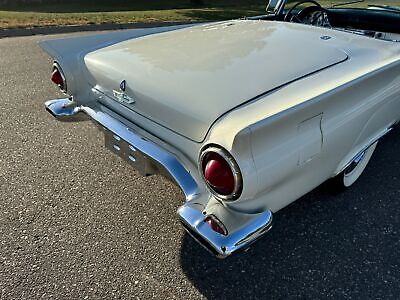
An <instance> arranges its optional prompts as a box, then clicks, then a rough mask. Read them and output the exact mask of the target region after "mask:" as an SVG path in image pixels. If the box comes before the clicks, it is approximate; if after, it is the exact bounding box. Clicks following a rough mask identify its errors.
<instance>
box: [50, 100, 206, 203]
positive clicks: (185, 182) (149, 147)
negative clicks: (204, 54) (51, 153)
mask: <svg viewBox="0 0 400 300" xmlns="http://www.w3.org/2000/svg"><path fill="white" fill-rule="evenodd" d="M45 107H46V110H47V111H48V112H49V113H50V114H51V115H53V116H54V117H55V118H56V119H58V120H59V121H64V122H74V121H81V120H84V119H92V120H93V121H94V122H96V123H97V124H98V125H100V126H101V128H103V129H104V133H105V142H106V147H107V148H109V149H110V150H112V151H113V152H114V153H116V154H118V155H119V156H121V157H122V158H124V159H125V160H127V161H129V162H130V163H131V164H132V165H133V166H134V168H135V169H136V170H138V171H139V172H140V173H141V174H143V175H152V174H161V175H164V176H166V177H168V178H171V179H172V180H173V181H174V182H175V183H176V184H177V185H178V186H179V187H180V188H181V189H182V191H183V193H184V194H185V197H186V199H187V200H191V199H193V198H194V197H195V196H196V195H197V194H198V186H197V183H196V182H195V180H194V179H193V177H192V176H191V175H190V173H189V172H188V171H187V170H186V169H185V168H184V167H183V165H182V164H181V163H180V162H179V161H178V159H177V158H176V157H175V156H174V155H173V154H171V153H169V152H168V151H166V150H164V149H162V148H161V147H160V146H158V145H156V144H155V143H153V142H151V141H149V140H147V139H146V138H144V137H143V136H140V135H139V134H137V133H136V132H134V131H132V130H131V129H130V128H128V127H127V126H126V125H124V124H123V123H121V122H120V121H118V120H116V119H115V118H113V117H112V116H110V115H108V114H106V113H104V112H101V111H95V110H93V109H92V108H90V107H87V106H74V105H73V104H72V102H71V101H70V100H69V99H56V100H51V101H47V102H46V103H45Z"/></svg>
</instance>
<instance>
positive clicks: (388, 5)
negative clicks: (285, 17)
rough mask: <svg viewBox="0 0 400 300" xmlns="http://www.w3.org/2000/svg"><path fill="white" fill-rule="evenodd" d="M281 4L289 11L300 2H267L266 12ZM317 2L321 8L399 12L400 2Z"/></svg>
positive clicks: (390, 0) (277, 0)
mask: <svg viewBox="0 0 400 300" xmlns="http://www.w3.org/2000/svg"><path fill="white" fill-rule="evenodd" d="M283 2H286V4H285V6H284V9H290V8H291V7H293V6H294V5H295V4H296V3H298V2H300V1H298V0H287V1H284V0H272V1H269V5H268V7H267V11H268V12H270V13H272V12H274V11H275V10H276V9H278V8H279V7H280V6H282V4H283ZM317 2H318V3H319V4H321V6H322V7H325V8H332V7H343V8H344V7H346V8H369V9H380V10H382V9H385V10H391V11H399V12H400V0H378V1H356V0H354V1H352V0H320V1H318V0H317ZM305 5H310V3H305Z"/></svg>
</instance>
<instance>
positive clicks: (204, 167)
mask: <svg viewBox="0 0 400 300" xmlns="http://www.w3.org/2000/svg"><path fill="white" fill-rule="evenodd" d="M200 168H201V173H202V175H203V178H204V180H205V182H206V184H207V186H208V187H209V189H210V190H211V192H212V193H213V194H215V195H216V196H218V197H219V198H222V199H224V200H234V199H237V198H238V197H239V196H240V193H241V189H242V178H241V174H240V170H239V167H238V165H237V164H236V162H235V160H234V159H233V157H232V156H231V155H230V154H229V153H228V152H227V151H226V150H223V149H221V148H216V147H212V148H208V149H206V150H205V151H204V152H203V153H202V155H201V156H200Z"/></svg>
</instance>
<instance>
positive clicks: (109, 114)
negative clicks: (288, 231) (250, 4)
mask: <svg viewBox="0 0 400 300" xmlns="http://www.w3.org/2000/svg"><path fill="white" fill-rule="evenodd" d="M337 2H338V3H337V5H336V6H335V7H329V8H327V7H324V6H322V5H320V4H319V3H318V2H316V1H299V2H294V3H293V2H291V3H290V4H288V3H286V1H282V0H278V1H270V2H269V4H268V8H267V13H266V14H265V15H262V16H258V17H252V18H247V19H240V20H232V21H224V22H215V23H208V24H197V25H194V24H187V25H180V26H169V27H161V28H151V29H135V30H126V31H118V32H112V33H105V34H96V35H92V36H84V37H75V38H64V39H57V40H50V41H44V42H42V43H41V47H42V48H43V49H44V50H45V51H47V52H48V53H49V54H50V55H51V56H52V57H53V58H54V65H53V69H52V74H51V80H52V81H53V82H54V83H55V84H56V85H57V86H58V87H59V88H60V89H61V91H63V92H64V93H65V95H66V96H65V98H63V99H56V100H51V101H47V102H46V103H45V106H46V109H47V111H48V112H49V113H50V114H51V115H53V116H54V117H55V118H56V119H57V120H59V121H68V122H69V121H82V120H92V121H94V122H95V123H96V124H97V125H99V128H100V129H101V130H103V131H104V135H105V145H106V147H107V148H109V149H110V150H111V151H112V152H114V153H115V154H117V155H119V156H120V157H122V158H123V159H125V160H126V162H127V164H130V165H131V166H133V167H134V168H135V169H136V170H137V171H139V172H140V173H141V174H143V175H145V176H148V175H153V174H161V175H164V176H166V177H167V178H169V179H171V180H172V181H173V182H174V183H176V184H177V185H178V186H179V187H180V189H181V190H182V192H183V194H184V196H185V197H186V202H185V203H184V204H183V205H182V206H181V207H180V208H179V209H178V217H179V219H180V221H181V223H182V225H183V227H184V228H185V229H186V230H187V231H188V232H189V233H190V235H192V236H193V237H194V238H195V239H196V240H197V241H198V242H199V243H200V244H201V245H202V246H204V247H205V248H206V249H208V250H210V251H211V252H212V253H213V254H215V255H216V256H218V257H221V258H224V257H227V256H229V255H230V254H232V253H234V252H235V251H237V250H239V249H245V248H247V247H248V246H249V245H250V244H251V243H252V242H254V241H255V240H256V239H258V238H259V237H261V236H263V235H264V234H265V233H266V232H268V231H269V230H270V228H271V225H272V215H273V214H274V213H275V212H277V211H278V210H280V209H281V208H283V207H285V206H287V205H288V204H290V203H291V202H293V201H295V200H296V199H298V198H299V197H301V196H302V195H304V194H306V193H308V192H309V191H311V190H312V189H314V188H315V187H317V186H318V185H320V184H321V183H323V182H325V181H327V180H330V181H331V182H333V183H334V185H332V186H335V188H337V189H343V188H346V187H349V186H351V185H352V184H353V183H355V181H356V180H357V179H358V178H359V177H360V175H361V173H362V172H363V170H364V169H365V167H366V166H367V164H368V162H369V160H370V158H371V156H372V154H373V152H374V150H375V148H376V146H377V143H378V141H379V139H380V138H382V137H383V136H384V135H385V134H386V133H388V132H389V131H390V130H391V129H393V127H394V126H395V125H396V124H397V123H399V120H400V43H399V41H400V8H398V7H396V6H387V5H384V4H382V5H380V4H378V2H379V1H374V2H373V3H371V5H370V6H368V7H367V5H366V4H367V3H364V4H365V8H353V7H352V6H351V5H349V4H348V3H347V4H345V3H343V1H337ZM356 2H360V1H356ZM339 4H342V5H339Z"/></svg>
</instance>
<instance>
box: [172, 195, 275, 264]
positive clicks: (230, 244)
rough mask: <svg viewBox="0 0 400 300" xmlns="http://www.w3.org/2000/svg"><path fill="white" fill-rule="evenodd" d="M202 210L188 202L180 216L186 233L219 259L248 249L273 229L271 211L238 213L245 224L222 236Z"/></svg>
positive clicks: (180, 209) (181, 210)
mask: <svg viewBox="0 0 400 300" xmlns="http://www.w3.org/2000/svg"><path fill="white" fill-rule="evenodd" d="M201 208H202V206H200V205H196V204H195V203H190V202H188V203H185V204H184V205H182V206H181V207H180V208H179V209H178V215H179V217H180V220H181V222H182V224H183V226H184V227H185V229H186V231H187V232H188V233H189V234H190V235H191V236H192V237H193V238H194V239H196V240H197V241H198V242H199V243H200V244H201V245H202V246H203V247H204V248H205V249H207V250H208V251H210V252H211V253H212V254H214V255H216V256H217V257H219V258H226V257H228V256H229V255H231V254H232V253H233V252H236V251H237V250H239V249H246V248H247V247H248V246H249V245H250V244H251V243H253V242H254V241H256V240H257V239H258V238H260V237H261V236H262V235H264V234H265V233H266V232H268V231H269V230H270V229H271V228H272V213H271V212H270V211H265V212H262V213H258V214H252V215H249V214H242V213H237V215H238V216H237V218H238V221H240V219H242V220H245V222H244V224H242V226H240V228H239V229H237V230H235V231H233V232H229V229H228V235H222V234H219V233H217V232H215V231H213V230H212V229H211V228H210V226H209V225H208V224H207V223H206V222H205V221H204V220H205V219H206V217H207V215H204V214H203V212H202V210H201ZM225 209H227V210H229V209H228V208H225ZM220 221H221V222H222V223H223V221H222V220H220Z"/></svg>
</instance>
